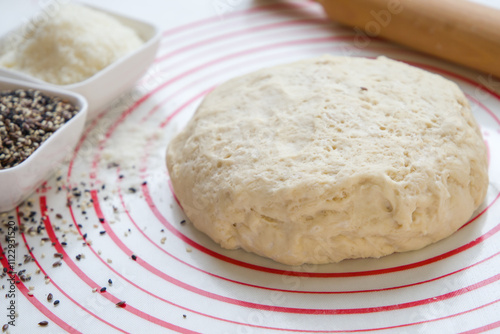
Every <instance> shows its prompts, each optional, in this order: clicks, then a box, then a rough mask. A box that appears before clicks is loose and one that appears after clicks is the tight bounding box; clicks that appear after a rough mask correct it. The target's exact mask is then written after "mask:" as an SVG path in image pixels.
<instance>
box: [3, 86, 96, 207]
mask: <svg viewBox="0 0 500 334" xmlns="http://www.w3.org/2000/svg"><path fill="white" fill-rule="evenodd" d="M30 88H32V89H37V90H39V91H41V92H43V93H45V94H47V95H48V96H59V97H62V98H64V99H65V100H67V101H69V102H71V103H72V104H74V105H75V106H76V107H78V108H79V109H80V111H79V112H78V113H77V114H76V115H75V116H74V117H73V118H72V119H70V120H69V121H68V122H66V123H65V124H64V125H63V126H61V127H60V128H59V129H57V131H55V132H54V133H53V134H52V135H51V136H50V137H49V138H48V139H47V140H46V141H44V142H43V143H42V144H41V145H40V147H39V148H38V149H36V150H35V151H34V152H33V153H32V154H31V155H30V156H29V157H28V159H26V160H24V161H23V162H21V163H20V164H19V165H17V166H15V167H12V168H7V169H0V212H4V211H8V210H11V209H13V208H15V207H16V206H17V205H18V204H20V203H21V202H22V201H23V200H24V199H25V198H26V197H28V196H29V195H30V194H31V193H32V192H33V191H34V190H35V189H36V188H37V187H38V186H40V184H42V182H43V181H44V180H45V179H46V177H47V176H49V175H50V174H51V172H53V171H54V169H55V168H56V167H57V166H58V165H59V164H60V163H61V162H62V160H63V159H64V158H65V157H66V155H67V154H68V153H69V152H70V151H72V150H73V149H74V148H75V146H76V144H77V142H78V140H79V139H80V135H81V133H82V131H83V127H84V125H85V120H86V117H87V110H88V109H87V101H86V100H85V98H84V97H83V96H81V95H80V94H76V93H73V92H69V91H65V90H62V89H57V88H53V87H47V86H46V85H37V84H31V83H27V82H23V81H19V80H12V79H3V78H0V91H4V90H14V89H30Z"/></svg>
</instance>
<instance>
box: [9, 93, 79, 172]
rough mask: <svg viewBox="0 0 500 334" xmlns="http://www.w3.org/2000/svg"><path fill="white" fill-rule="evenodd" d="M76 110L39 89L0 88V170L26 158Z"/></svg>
mask: <svg viewBox="0 0 500 334" xmlns="http://www.w3.org/2000/svg"><path fill="white" fill-rule="evenodd" d="M77 113H78V109H77V108H76V107H75V106H74V105H73V104H71V103H70V102H68V101H65V100H63V99H62V98H60V97H57V96H54V97H51V96H48V95H46V94H44V93H42V92H40V91H38V90H31V89H30V90H24V89H18V90H7V91H0V169H7V168H11V167H14V166H17V165H19V164H20V163H21V162H23V161H24V160H26V159H27V158H28V157H29V156H30V155H31V154H32V153H33V152H34V151H35V150H36V149H37V148H38V147H39V146H40V145H41V144H42V143H43V142H44V141H45V140H47V139H48V138H49V137H50V136H51V135H52V134H53V133H54V132H55V131H56V130H57V129H59V128H60V127H61V126H62V125H64V123H66V122H67V121H69V120H70V119H71V118H73V116H75V115H76V114H77Z"/></svg>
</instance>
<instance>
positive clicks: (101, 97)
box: [0, 4, 161, 119]
mask: <svg viewBox="0 0 500 334" xmlns="http://www.w3.org/2000/svg"><path fill="white" fill-rule="evenodd" d="M85 6H88V7H91V8H93V9H96V10H99V11H102V12H105V13H107V14H109V15H111V16H113V17H115V18H116V19H118V20H119V21H120V22H121V23H122V24H124V25H126V26H128V27H130V28H132V29H134V30H135V31H136V32H137V33H138V35H139V37H141V38H142V40H143V41H144V44H142V45H141V47H140V48H138V49H137V50H135V51H133V52H131V53H129V54H127V55H125V56H123V57H122V58H120V59H118V60H117V61H115V62H113V63H112V64H110V65H109V66H107V67H105V68H104V69H102V70H101V71H99V72H97V73H96V74H94V75H93V76H91V77H90V78H88V79H86V80H84V81H81V82H77V83H74V84H70V85H55V84H51V83H48V82H46V81H43V80H40V79H38V78H35V77H33V76H31V75H28V74H26V73H22V72H19V71H14V70H10V69H6V68H2V67H0V77H6V78H12V79H18V80H23V81H29V82H33V83H37V84H43V85H49V86H52V87H56V88H60V89H64V90H69V91H72V92H75V93H79V94H81V95H83V96H84V97H85V98H86V99H87V102H88V105H89V115H88V118H89V119H92V118H94V117H95V116H96V115H97V114H99V112H101V111H102V110H103V109H104V108H105V107H106V106H107V105H109V103H110V102H111V101H113V100H114V99H115V98H116V97H118V96H119V95H120V94H122V93H124V92H125V91H127V90H128V89H130V88H131V87H132V85H133V84H134V83H135V82H136V81H137V80H138V79H139V78H140V77H141V76H142V75H143V74H144V73H145V72H146V70H147V68H148V67H149V66H150V65H151V63H152V62H153V60H154V58H155V55H156V51H157V50H158V46H159V44H160V38H161V32H160V29H159V28H158V27H156V26H155V25H153V24H151V23H148V22H144V21H140V20H137V19H133V18H130V17H126V16H123V15H118V14H115V13H113V12H110V11H108V10H105V9H102V8H98V7H93V6H89V5H86V4H85ZM17 29H20V27H19V28H17ZM14 31H16V29H14ZM7 36H8V34H6V35H5V36H3V37H2V38H0V44H1V43H3V42H4V41H5V40H6V39H7Z"/></svg>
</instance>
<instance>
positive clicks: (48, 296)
mask: <svg viewBox="0 0 500 334" xmlns="http://www.w3.org/2000/svg"><path fill="white" fill-rule="evenodd" d="M52 298H53V296H52V294H51V293H49V294H48V295H47V301H49V302H50V301H52Z"/></svg>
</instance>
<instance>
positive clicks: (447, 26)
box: [317, 0, 500, 78]
mask: <svg viewBox="0 0 500 334" xmlns="http://www.w3.org/2000/svg"><path fill="white" fill-rule="evenodd" d="M317 1H318V2H319V3H321V5H322V6H323V7H324V9H325V11H326V13H327V14H328V16H329V17H330V18H331V19H333V20H335V21H338V22H340V23H342V24H344V25H347V26H350V27H354V28H355V30H356V31H357V33H360V34H366V35H364V36H365V39H367V38H366V36H371V37H377V36H380V37H383V38H386V39H388V40H391V41H394V42H397V43H400V44H403V45H406V46H408V47H411V48H413V49H416V50H419V51H421V52H425V53H428V54H431V55H434V56H436V57H440V58H443V59H446V60H449V61H452V62H455V63H458V64H461V65H465V66H468V67H471V68H473V69H476V70H480V71H483V72H485V73H488V74H493V75H495V76H497V77H499V78H500V10H497V9H493V8H491V7H486V6H483V5H479V4H477V3H473V2H469V1H466V0H317ZM360 43H361V42H360Z"/></svg>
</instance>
